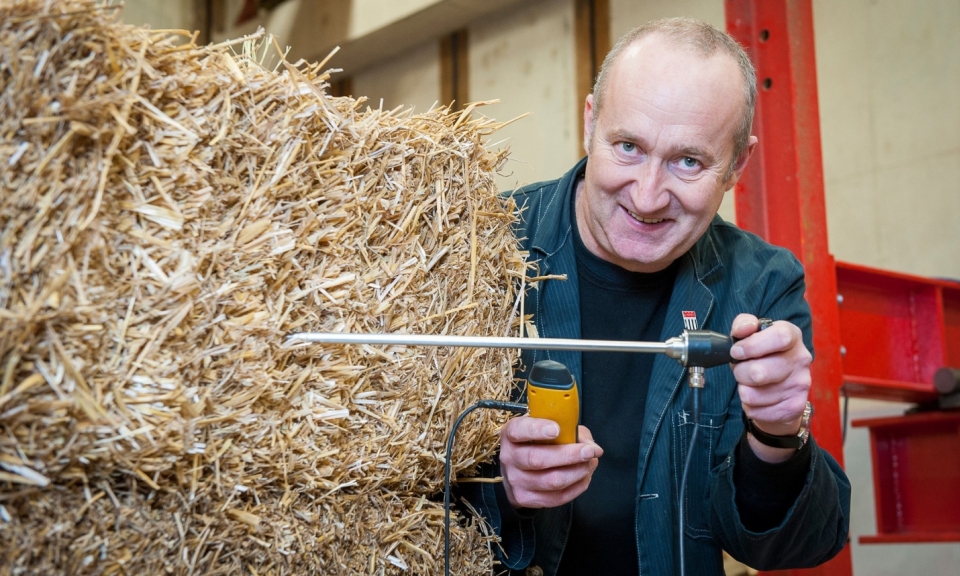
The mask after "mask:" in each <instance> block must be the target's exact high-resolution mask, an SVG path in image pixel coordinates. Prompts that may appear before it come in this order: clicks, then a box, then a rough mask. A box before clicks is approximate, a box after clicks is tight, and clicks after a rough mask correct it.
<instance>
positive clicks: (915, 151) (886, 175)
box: [814, 0, 960, 278]
mask: <svg viewBox="0 0 960 576" xmlns="http://www.w3.org/2000/svg"><path fill="white" fill-rule="evenodd" d="M814 18H815V26H816V34H817V37H816V38H817V52H818V54H817V74H818V75H819V88H820V116H821V127H822V130H823V159H824V177H825V180H826V189H827V213H828V215H829V233H830V245H831V249H832V251H833V253H834V255H835V256H836V257H837V258H838V259H841V260H848V261H851V262H856V263H861V264H867V265H871V266H877V267H880V268H888V269H894V270H900V271H903V272H910V273H914V274H921V275H927V276H948V277H952V278H960V105H958V103H957V102H958V99H957V94H958V91H960V35H958V34H957V30H960V2H957V1H956V0H924V1H923V2H901V1H898V0H845V1H843V2H835V1H831V0H818V1H815V2H814Z"/></svg>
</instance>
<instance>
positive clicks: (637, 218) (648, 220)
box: [627, 210, 666, 224]
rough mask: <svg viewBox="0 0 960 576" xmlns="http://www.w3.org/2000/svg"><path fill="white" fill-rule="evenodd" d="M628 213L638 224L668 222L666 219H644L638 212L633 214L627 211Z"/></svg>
mask: <svg viewBox="0 0 960 576" xmlns="http://www.w3.org/2000/svg"><path fill="white" fill-rule="evenodd" d="M627 213H628V214H630V216H631V217H632V218H633V219H634V220H636V221H637V222H643V223H644V224H659V223H661V222H663V221H664V220H666V218H643V217H641V216H639V215H638V214H637V213H636V212H631V211H630V210H627Z"/></svg>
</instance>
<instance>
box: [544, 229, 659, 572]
mask: <svg viewBox="0 0 960 576" xmlns="http://www.w3.org/2000/svg"><path fill="white" fill-rule="evenodd" d="M573 228H574V234H573V238H574V242H575V251H576V257H577V278H578V281H579V285H580V330H581V338H584V339H590V340H635V341H649V342H656V341H659V340H660V334H661V332H662V331H663V321H664V318H665V316H666V311H667V305H668V304H669V302H670V294H671V292H672V287H673V282H674V278H675V277H676V271H677V266H676V264H673V265H671V266H669V267H668V268H666V269H665V270H662V271H660V272H655V273H652V274H642V273H638V272H631V271H629V270H625V269H623V268H620V267H619V266H617V265H615V264H611V263H609V262H607V261H605V260H602V259H600V258H598V257H597V256H595V255H593V254H592V253H591V252H590V251H589V250H588V249H587V247H586V246H585V245H584V244H583V241H582V239H581V237H580V233H579V230H577V227H576V222H574V224H573ZM653 359H654V356H653V355H652V354H630V353H623V352H584V353H583V375H582V378H583V381H582V382H579V383H578V384H579V385H580V401H581V404H580V423H581V424H583V425H584V426H586V427H587V428H589V429H590V431H591V432H592V433H593V437H594V440H595V441H596V443H597V444H598V445H599V446H600V447H601V448H603V451H604V452H603V457H602V458H600V464H599V466H598V467H597V470H596V471H595V472H594V474H593V478H592V479H591V481H590V487H589V488H588V489H587V490H586V492H584V493H583V494H581V495H580V496H579V497H578V498H577V499H576V500H575V501H574V503H573V524H572V526H571V532H570V536H569V538H568V540H567V545H566V547H565V549H564V553H563V559H562V561H561V563H560V569H559V572H558V574H559V575H560V576H568V575H580V574H617V575H629V574H637V571H638V562H637V543H636V533H635V525H636V521H635V518H634V516H635V514H636V506H635V502H634V501H635V499H636V494H637V488H636V484H637V465H638V463H639V456H640V430H641V427H642V424H643V411H644V406H645V404H646V400H647V387H648V386H649V383H650V373H651V371H652V369H653Z"/></svg>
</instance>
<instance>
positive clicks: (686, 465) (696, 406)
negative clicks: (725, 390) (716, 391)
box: [680, 388, 702, 576]
mask: <svg viewBox="0 0 960 576" xmlns="http://www.w3.org/2000/svg"><path fill="white" fill-rule="evenodd" d="M690 390H691V391H692V393H693V397H692V399H691V410H690V412H691V415H692V416H693V434H691V435H690V445H689V447H688V448H687V457H686V459H685V460H684V462H683V475H682V476H681V477H680V576H685V575H686V565H685V562H684V554H683V548H684V545H683V543H684V540H685V538H684V534H683V530H684V509H685V508H686V507H685V506H684V500H685V498H684V495H685V494H686V492H687V474H688V473H689V472H690V461H691V460H693V445H694V443H695V442H696V441H697V433H698V432H699V431H700V390H702V388H691V389H690Z"/></svg>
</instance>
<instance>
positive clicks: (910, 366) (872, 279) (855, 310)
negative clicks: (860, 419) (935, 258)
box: [837, 262, 960, 403]
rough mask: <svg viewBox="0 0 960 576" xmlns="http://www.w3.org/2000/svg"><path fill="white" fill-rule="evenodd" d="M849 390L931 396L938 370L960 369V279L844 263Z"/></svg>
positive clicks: (841, 286) (902, 398)
mask: <svg viewBox="0 0 960 576" xmlns="http://www.w3.org/2000/svg"><path fill="white" fill-rule="evenodd" d="M837 288H838V290H839V294H840V298H839V301H840V342H841V344H842V345H843V348H844V350H845V354H844V357H843V381H844V391H845V392H846V393H847V394H848V395H850V396H855V397H861V398H876V399H881V400H895V401H899V402H918V403H919V402H929V401H933V400H936V399H937V397H938V394H937V392H936V390H935V388H934V386H933V374H934V372H936V371H937V369H939V368H942V367H944V366H951V367H956V368H960V283H956V282H947V281H943V280H932V279H929V278H921V277H919V276H911V275H909V274H899V273H896V272H889V271H885V270H877V269H875V268H868V267H866V266H859V265H856V264H847V263H842V262H838V263H837Z"/></svg>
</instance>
